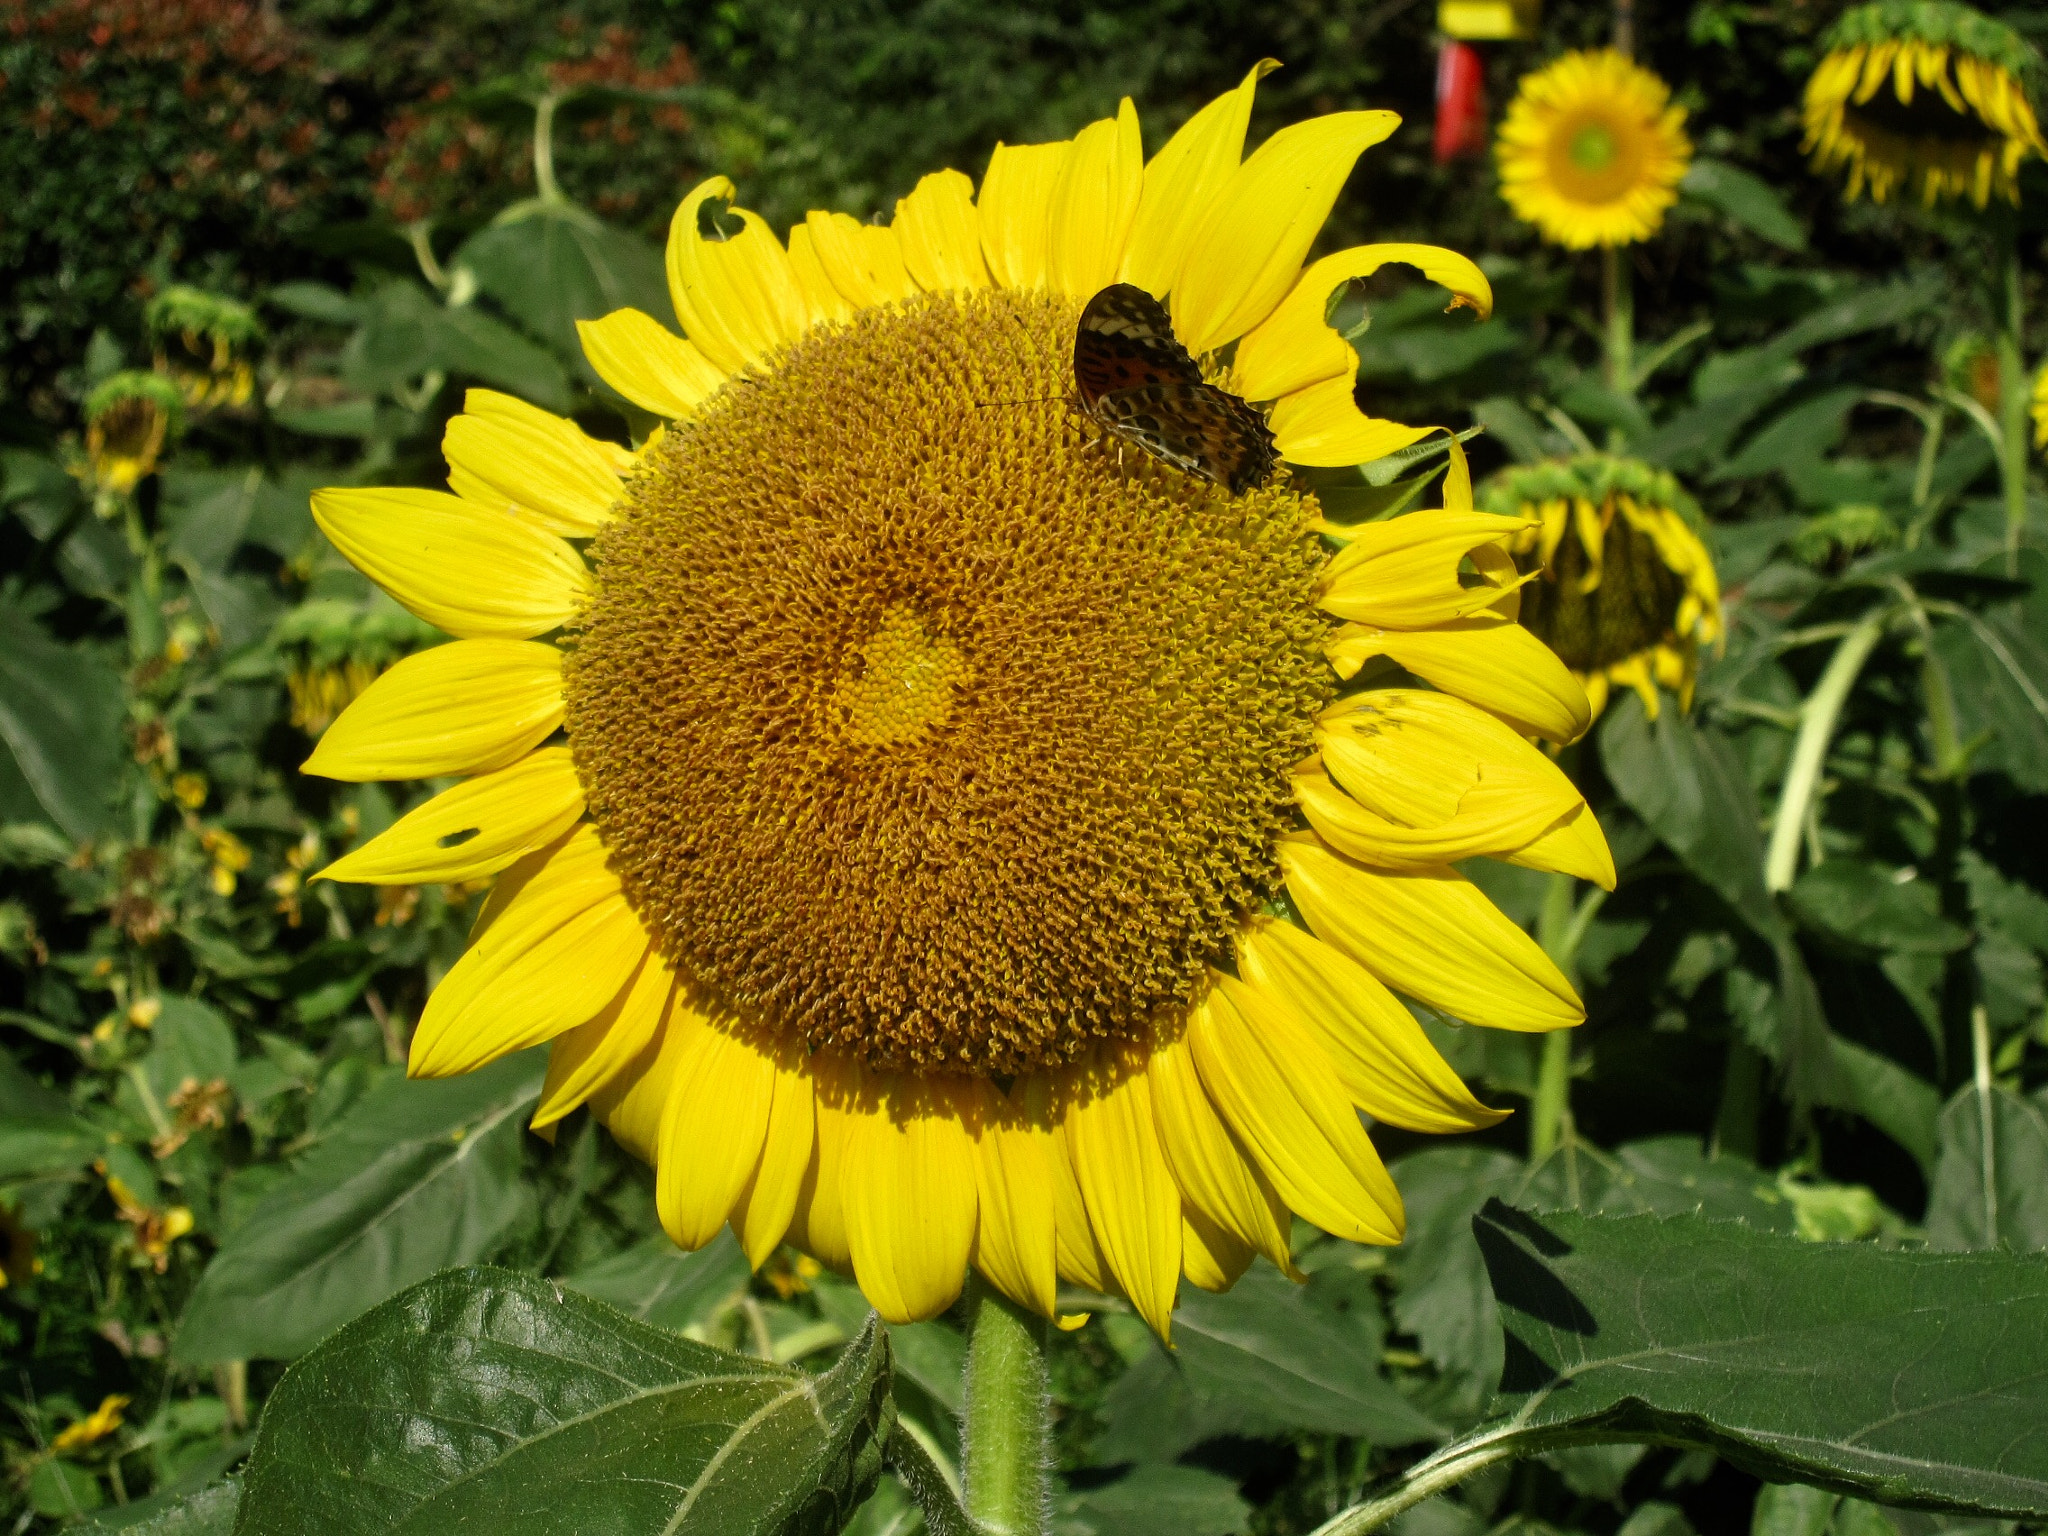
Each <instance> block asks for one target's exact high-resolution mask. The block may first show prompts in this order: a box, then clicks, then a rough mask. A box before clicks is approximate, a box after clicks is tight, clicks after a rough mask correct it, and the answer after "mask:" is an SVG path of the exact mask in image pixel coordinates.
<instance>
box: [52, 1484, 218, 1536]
mask: <svg viewBox="0 0 2048 1536" xmlns="http://www.w3.org/2000/svg"><path fill="white" fill-rule="evenodd" d="M241 1502H242V1482H241V1479H240V1478H235V1477H229V1478H223V1479H222V1480H221V1481H219V1482H217V1483H209V1484H208V1485H207V1486H206V1487H204V1488H201V1489H199V1490H198V1491H197V1492H196V1493H189V1494H186V1495H185V1496H184V1497H183V1498H178V1499H170V1500H159V1499H154V1498H152V1499H143V1500H139V1501H138V1502H136V1503H133V1504H123V1505H121V1506H120V1507H119V1508H118V1509H109V1510H103V1511H101V1512H100V1514H99V1515H98V1516H97V1517H95V1518H94V1519H93V1520H92V1521H90V1522H89V1523H88V1524H86V1525H83V1526H80V1527H79V1529H78V1536H102V1533H107V1536H111V1533H112V1532H114V1531H120V1532H122V1533H123V1536H231V1533H232V1532H233V1531H234V1528H235V1512H236V1510H237V1509H239V1508H240V1507H241Z"/></svg>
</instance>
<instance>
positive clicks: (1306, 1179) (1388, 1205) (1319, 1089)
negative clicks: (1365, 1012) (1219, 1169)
mask: <svg viewBox="0 0 2048 1536" xmlns="http://www.w3.org/2000/svg"><path fill="white" fill-rule="evenodd" d="M1188 1042H1189V1044H1190V1045H1191V1046H1192V1047H1193V1048H1194V1056H1195V1065H1196V1066H1197V1067H1198V1068H1199V1069H1200V1071H1201V1074H1202V1086H1203V1087H1204V1088H1205V1089H1207V1090H1208V1094H1209V1098H1210V1100H1211V1102H1213V1103H1214V1104H1215V1106H1216V1108H1217V1109H1218V1110H1219V1111H1220V1112H1221V1114H1222V1116H1223V1119H1224V1122H1225V1123H1226V1124H1228V1125H1229V1127H1230V1129H1231V1130H1232V1131H1233V1132H1234V1133H1235V1134H1236V1136H1237V1139H1238V1142H1239V1143H1240V1144H1241V1145H1242V1146H1243V1147H1244V1149H1245V1151H1246V1152H1247V1153H1248V1154H1249V1155H1250V1156H1251V1158H1252V1160H1253V1161H1254V1162H1256V1163H1257V1164H1258V1165H1259V1169H1260V1171H1261V1172H1263V1173H1264V1174H1265V1175H1266V1177H1267V1178H1268V1179H1270V1180H1271V1181H1272V1183H1273V1187H1274V1188H1275V1189H1276V1190H1278V1191H1279V1192H1280V1198H1281V1199H1282V1200H1284V1201H1286V1202H1287V1204H1288V1205H1289V1206H1290V1207H1291V1208H1292V1209H1294V1210H1296V1211H1298V1212H1300V1213H1301V1215H1302V1216H1304V1217H1305V1218H1307V1219H1308V1220H1309V1221H1312V1222H1314V1223H1315V1224H1316V1225H1317V1226H1319V1227H1321V1228H1322V1229H1323V1230H1324V1231H1325V1232H1328V1233H1331V1234H1333V1235H1334V1236H1337V1237H1342V1238H1348V1239H1349V1240H1350V1241H1352V1242H1355V1243H1398V1242H1399V1241H1400V1240H1401V1231H1402V1214H1401V1196H1400V1194H1399V1192H1398V1191H1397V1190H1396V1189H1395V1188H1394V1181H1393V1180H1392V1179H1390V1178H1389V1177H1388V1176H1387V1170H1386V1168H1385V1167H1384V1166H1383V1165H1382V1164H1381V1162H1380V1159H1379V1154H1378V1153H1377V1152H1375V1151H1374V1150H1373V1147H1372V1142H1371V1141H1370V1140H1369V1139H1368V1138H1367V1136H1366V1134H1365V1127H1364V1126H1362V1125H1360V1124H1359V1123H1358V1115H1357V1113H1356V1112H1355V1111H1354V1110H1353V1109H1352V1107H1351V1104H1350V1101H1349V1100H1348V1099H1346V1097H1345V1095H1344V1091H1343V1089H1342V1088H1341V1087H1340V1086H1339V1084H1338V1083H1337V1080H1336V1074H1335V1072H1334V1071H1333V1069H1332V1068H1331V1065H1330V1060H1329V1057H1328V1056H1326V1055H1325V1054H1324V1052H1323V1048H1322V1047H1321V1046H1320V1045H1318V1044H1317V1043H1316V1042H1315V1040H1314V1039H1312V1038H1311V1037H1310V1036H1309V1035H1308V1033H1307V1032H1306V1031H1305V1030H1303V1029H1302V1028H1301V1027H1300V1026H1299V1025H1297V1024H1296V1023H1295V1022H1294V1021H1293V1020H1292V1019H1290V1018H1288V1017H1287V1016H1286V1015H1285V1014H1283V1013H1281V1012H1280V1011H1279V1010H1278V1009H1275V1008H1273V1007H1271V1006H1270V1005H1269V1004H1267V1003H1266V1002H1265V1001H1264V1000H1263V999H1262V998H1261V997H1260V996H1259V994H1257V993H1256V992H1254V991H1252V990H1251V989H1250V988H1248V987H1246V986H1244V985H1242V984H1241V983H1239V982H1238V981H1237V980H1236V979H1235V978H1233V977H1229V976H1219V977H1217V978H1216V984H1215V986H1214V987H1213V988H1212V990H1211V991H1210V993H1209V995H1208V997H1207V998H1206V999H1204V1001H1203V1003H1202V1004H1201V1005H1200V1006H1199V1007H1197V1008H1196V1009H1195V1011H1194V1012H1193V1014H1192V1015H1190V1018H1189V1024H1188Z"/></svg>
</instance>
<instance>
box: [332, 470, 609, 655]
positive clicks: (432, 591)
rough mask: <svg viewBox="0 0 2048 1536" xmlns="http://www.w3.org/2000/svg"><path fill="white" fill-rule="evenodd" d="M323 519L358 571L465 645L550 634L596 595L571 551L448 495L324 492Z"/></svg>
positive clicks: (528, 526)
mask: <svg viewBox="0 0 2048 1536" xmlns="http://www.w3.org/2000/svg"><path fill="white" fill-rule="evenodd" d="M313 521H314V522H316V523H318V524H319V525H320V531H321V532H322V533H324V534H326V535H327V537H328V538H329V539H330V540H331V541H332V542H333V544H334V547H335V548H336V549H338V550H340V551H341V552H342V554H343V555H344V556H346V557H347V559H348V562H349V564H351V565H353V566H354V567H355V568H356V569H357V570H359V571H361V572H362V573H363V574H364V575H365V576H367V577H369V578H370V580H372V581H374V582H376V583H377V585H378V586H380V587H382V588H383V589H384V590H385V591H386V592H389V593H390V594H391V595H392V596H393V597H394V598H396V599H397V600H398V601H399V602H400V603H401V604H403V605H404V606H405V607H406V608H409V609H410V610H412V612H414V613H416V614H418V615H419V616H420V617H421V618H423V619H425V620H426V621H427V622H428V623H429V624H432V625H434V626H435V627H436V628H438V629H445V630H447V631H448V633H449V634H451V635H456V636H459V637H461V638H462V639H465V640H476V639H503V640H524V639H528V638H530V637H531V636H534V635H539V634H545V633H546V632H547V631H548V630H551V629H558V628H560V627H561V626H562V625H564V624H566V623H568V622H569V621H570V620H571V619H573V618H574V617H575V616H576V615H577V614H578V613H579V612H581V611H582V608H583V604H584V603H585V602H586V601H587V600H588V599H589V596H590V572H589V571H588V570H586V569H585V568H584V565H583V561H582V560H581V559H580V558H578V556H577V554H576V551H575V550H573V549H571V548H570V547H569V546H568V545H567V544H564V543H563V542H562V541H561V540H560V539H558V538H556V537H555V536H554V535H553V534H551V533H545V532H543V531H542V530H540V529H539V528H536V527H534V526H533V525H532V524H530V523H525V522H521V521H519V520H517V519H515V518H510V517H506V516H504V515H503V514H501V513H494V512H487V511H485V510H484V509H483V508H482V507H479V506H477V505H475V504H474V503H472V502H468V501H464V500H463V499H461V498H460V497H458V496H450V495H448V494H447V493H445V492H443V491H414V490H401V489H392V490H360V491H357V490H326V491H315V492H314V493H313Z"/></svg>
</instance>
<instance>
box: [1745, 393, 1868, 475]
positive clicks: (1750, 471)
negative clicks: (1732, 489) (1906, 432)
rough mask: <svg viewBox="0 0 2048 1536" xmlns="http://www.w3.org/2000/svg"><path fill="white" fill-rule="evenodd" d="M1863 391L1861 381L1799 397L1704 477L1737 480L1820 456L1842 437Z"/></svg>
mask: <svg viewBox="0 0 2048 1536" xmlns="http://www.w3.org/2000/svg"><path fill="white" fill-rule="evenodd" d="M1863 393H1864V391H1863V388H1862V386H1861V385H1848V386H1844V387H1842V388H1840V389H1830V390H1825V391H1823V392H1822V393H1820V394H1818V395H1815V396H1814V397H1813V398H1812V399H1810V400H1802V401H1800V402H1799V403H1798V404H1797V405H1794V406H1792V407H1791V408H1790V409H1789V410H1787V411H1785V412H1784V413H1783V414H1781V415H1779V416H1778V417H1776V418H1775V419H1773V420H1772V421H1771V422H1770V423H1769V424H1768V425H1767V426H1765V427H1763V428H1762V429H1761V430H1759V431H1758V432H1757V434H1756V436H1754V437H1752V438H1751V439H1750V440H1749V441H1748V442H1746V443H1744V444H1743V445H1742V449H1741V451H1740V452H1739V453H1737V454H1736V455H1735V456H1734V457H1733V458H1731V459H1728V460H1727V461H1725V462H1724V463H1721V464H1719V465H1716V466H1715V468H1714V470H1713V472H1712V473H1711V474H1709V475H1708V476H1707V479H1708V480H1710V481H1715V482H1718V481H1723V480H1741V479H1745V478H1747V477H1749V476H1752V475H1766V474H1769V473H1770V472H1771V471H1773V470H1779V469H1792V468H1794V467H1796V466H1798V465H1801V464H1805V463H1809V462H1811V461H1813V460H1815V459H1818V458H1820V457H1822V456H1823V455H1824V454H1826V453H1827V452H1828V450H1829V449H1831V448H1833V447H1834V446H1835V445H1836V444H1837V443H1839V442H1840V441H1841V440H1842V434H1843V433H1844V432H1845V431H1846V430H1847V429H1848V425H1849V412H1850V411H1851V410H1852V409H1853V408H1854V407H1855V405H1856V403H1857V402H1858V401H1859V400H1861V399H1862V398H1863Z"/></svg>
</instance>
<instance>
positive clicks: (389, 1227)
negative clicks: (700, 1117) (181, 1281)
mask: <svg viewBox="0 0 2048 1536" xmlns="http://www.w3.org/2000/svg"><path fill="white" fill-rule="evenodd" d="M542 1070H543V1063H542V1060H541V1053H539V1052H525V1053H522V1054H520V1055H518V1056H513V1057H510V1058H508V1059H506V1060H505V1061H502V1062H499V1063H497V1064H495V1065H493V1066H489V1067H486V1068H484V1069H483V1070H482V1071H480V1072H473V1073H470V1074H469V1075H468V1076H466V1077H457V1078H449V1079H447V1080H445V1081H441V1082H397V1083H392V1084H389V1085H388V1086H386V1087H383V1088H380V1089H377V1090H376V1091H374V1092H372V1093H370V1094H369V1095H368V1096H366V1097H365V1098H364V1099H363V1101H362V1102H361V1103H360V1104H358V1105H356V1106H355V1107H354V1108H353V1109H351V1110H350V1111H349V1112H348V1113H347V1114H346V1115H345V1116H344V1117H343V1118H342V1119H341V1121H340V1122H339V1123H338V1124H337V1125H336V1126H335V1127H334V1129H333V1130H332V1131H331V1132H330V1133H329V1134H328V1135H327V1136H326V1137H325V1138H324V1139H323V1140H322V1141H321V1142H320V1143H319V1144H318V1145H316V1146H315V1147H314V1148H313V1150H312V1151H311V1152H309V1153H307V1154H306V1156H305V1158H304V1159H303V1160H301V1162H300V1163H299V1164H298V1166H297V1167H295V1168H294V1169H293V1170H292V1172H291V1174H290V1175H289V1176H288V1177H286V1178H284V1179H282V1180H280V1181H279V1182H278V1183H276V1184H275V1185H273V1186H272V1187H271V1188H270V1190H269V1191H268V1192H267V1193H266V1194H265V1195H264V1197H263V1199H262V1200H261V1201H260V1202H259V1203H258V1205H257V1207H256V1209H255V1210H254V1211H253V1212H251V1213H250V1215H249V1218H248V1220H247V1221H246V1222H244V1223H243V1224H242V1225H241V1226H240V1227H239V1228H237V1229H236V1231H235V1233H234V1235H233V1236H231V1237H230V1238H229V1239H228V1240H227V1241H226V1243H224V1244H223V1245H222V1247H221V1249H220V1251H219V1252H218V1253H216V1254H215V1255H214V1257H213V1262H212V1263H211V1264H209V1265H208V1266H207V1267H206V1272H205V1273H204V1274H202V1275H201V1276H200V1277H199V1284H198V1285H197V1286H196V1287H195V1288H194V1289H193V1292H192V1299H191V1301H190V1303H189V1304H188V1305H187V1306H186V1309H185V1316H184V1318H183V1320H182V1321H181V1322H180V1324H179V1327H178V1336H177V1341H176V1344H175V1345H174V1347H173V1353H174V1355H175V1357H176V1358H177V1359H178V1360H179V1361H180V1362H181V1363H185V1364H190V1365H206V1364H211V1363H213V1362H215V1361H220V1360H239V1359H249V1358H254V1357H262V1358H266V1359H290V1358H291V1357H292V1356H294V1355H297V1354H299V1353H301V1352H302V1351H304V1350H306V1349H307V1348H309V1347H311V1346H312V1345H313V1344H314V1343H315V1342H317V1341H318V1340H319V1339H321V1338H322V1337H324V1336H325V1335H326V1334H328V1333H330V1332H331V1331H333V1330H334V1329H335V1328H336V1327H338V1326H340V1325H341V1324H342V1323H345V1322H347V1321H348V1320H349V1319H350V1318H352V1317H354V1316H355V1315H356V1314H357V1313H359V1312H361V1311H363V1310H364V1309H365V1308H367V1307H370V1306H374V1305H375V1304H376V1303H377V1302H380V1301H382V1300H384V1298H386V1297H387V1296H390V1295H391V1294H392V1293H393V1292H395V1291H398V1290H400V1289H402V1288H403V1287H405V1286H407V1285H410V1284H412V1283H413V1282H414V1281H416V1280H420V1279H423V1278H424V1277H425V1276H427V1275H430V1274H432V1273H433V1272H434V1271H435V1270H438V1269H445V1268H447V1267H448V1266H450V1265H452V1264H467V1263H473V1262H474V1261H475V1260H477V1259H479V1258H482V1257H483V1256H485V1255H486V1254H489V1253H490V1252H491V1251H492V1250H493V1249H494V1248H495V1247H496V1246H497V1244H498V1242H499V1240H500V1239H501V1238H502V1237H503V1236H504V1235H505V1232H506V1230H507V1229H508V1228H509V1227H510V1226H511V1225H512V1224H513V1222H514V1221H516V1220H517V1219H518V1216H519V1213H520V1211H521V1209H522V1202H523V1200H524V1199H525V1198H526V1195H525V1192H524V1191H523V1189H522V1187H521V1184H520V1178H519V1137H520V1135H521V1134H522V1128H521V1122H522V1120H523V1119H524V1111H525V1110H526V1107H527V1106H528V1105H529V1104H530V1103H531V1102H532V1101H533V1099H534V1098H535V1097H536V1096H537V1095H538V1094H539V1092H540V1082H541V1075H542Z"/></svg>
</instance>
